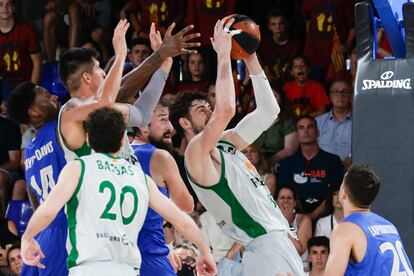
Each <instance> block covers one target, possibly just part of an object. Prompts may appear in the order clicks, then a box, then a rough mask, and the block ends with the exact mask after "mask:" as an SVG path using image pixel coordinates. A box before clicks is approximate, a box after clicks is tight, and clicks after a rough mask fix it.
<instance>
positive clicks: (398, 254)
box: [380, 240, 414, 276]
mask: <svg viewBox="0 0 414 276" xmlns="http://www.w3.org/2000/svg"><path fill="white" fill-rule="evenodd" d="M380 250H381V253H382V254H384V252H385V251H388V250H390V251H391V252H392V255H393V263H392V269H391V275H392V276H402V275H404V276H405V275H407V276H413V275H414V274H413V272H412V271H411V269H410V266H409V265H408V262H407V260H406V259H405V255H404V252H403V246H402V243H401V242H400V241H398V240H397V241H396V242H395V246H394V245H393V244H392V243H391V242H384V243H382V244H381V245H380ZM400 262H401V263H402V265H403V267H404V271H403V272H400Z"/></svg>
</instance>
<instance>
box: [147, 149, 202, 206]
mask: <svg viewBox="0 0 414 276" xmlns="http://www.w3.org/2000/svg"><path fill="white" fill-rule="evenodd" d="M150 170H151V175H152V176H153V177H154V180H155V181H156V182H157V183H158V181H163V182H164V183H165V186H166V187H167V189H168V193H169V195H170V197H171V199H172V201H173V202H174V203H175V204H176V205H177V206H178V208H180V209H181V210H183V211H184V212H186V213H191V212H192V211H193V210H194V199H193V197H192V196H191V194H190V192H189V191H188V189H187V187H186V186H185V183H184V181H183V179H182V178H181V175H180V171H179V169H178V166H177V163H176V162H175V160H174V158H173V157H172V155H171V154H170V153H169V152H168V151H166V150H161V149H157V150H156V151H155V152H154V154H153V156H152V157H151V162H150ZM158 176H159V178H160V179H159V180H158V179H157V178H158Z"/></svg>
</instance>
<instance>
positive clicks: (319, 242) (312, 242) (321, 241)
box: [308, 236, 329, 253]
mask: <svg viewBox="0 0 414 276" xmlns="http://www.w3.org/2000/svg"><path fill="white" fill-rule="evenodd" d="M312 246H325V247H326V248H328V252H329V239H328V238H327V237H325V236H316V237H313V238H310V239H309V240H308V251H309V253H310V250H311V247H312Z"/></svg>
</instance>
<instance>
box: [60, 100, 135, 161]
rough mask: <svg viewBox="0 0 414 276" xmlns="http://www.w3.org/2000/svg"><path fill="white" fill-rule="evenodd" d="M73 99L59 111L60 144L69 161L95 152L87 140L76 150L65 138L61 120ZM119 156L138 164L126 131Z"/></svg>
mask: <svg viewBox="0 0 414 276" xmlns="http://www.w3.org/2000/svg"><path fill="white" fill-rule="evenodd" d="M92 100H93V98H90V99H88V100H86V101H87V102H89V101H92ZM71 101H72V99H71V100H69V101H68V102H67V103H66V104H65V105H63V106H62V108H61V109H60V111H59V116H58V135H59V141H60V144H61V146H62V149H63V152H64V153H65V159H66V161H67V162H69V161H72V160H74V159H76V158H79V157H81V156H85V155H89V154H91V153H93V152H94V151H93V149H92V148H91V147H90V146H88V144H87V143H86V140H85V143H84V144H83V145H82V147H80V148H79V149H76V150H71V149H69V147H68V146H67V145H66V141H65V139H64V138H63V133H62V121H61V120H62V113H63V110H64V109H65V108H66V106H67V105H69V104H70V103H71ZM118 156H119V157H121V158H124V159H126V160H128V161H129V162H130V163H131V164H133V165H138V158H137V157H136V156H135V154H134V150H133V149H132V147H131V145H130V143H129V141H128V135H127V132H126V131H125V133H124V143H123V146H122V147H121V150H120V152H119V155H118ZM138 166H139V165H138Z"/></svg>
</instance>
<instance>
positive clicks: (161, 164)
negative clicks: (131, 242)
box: [131, 100, 194, 276]
mask: <svg viewBox="0 0 414 276" xmlns="http://www.w3.org/2000/svg"><path fill="white" fill-rule="evenodd" d="M168 116H169V109H168V107H167V104H166V103H165V102H164V101H162V100H161V101H160V102H159V103H158V105H157V107H156V108H155V111H154V113H153V116H152V119H151V122H150V123H149V125H148V126H147V127H144V128H137V129H136V134H135V139H134V141H133V143H132V144H131V145H132V148H133V149H134V152H135V155H136V156H137V157H138V160H139V163H140V165H141V167H142V170H143V171H144V172H145V173H146V174H148V175H149V176H151V178H152V179H153V180H154V182H155V183H156V184H157V186H158V189H159V190H160V191H161V192H162V193H163V194H164V195H165V196H167V197H168V196H170V197H171V199H172V200H173V201H174V203H175V204H176V205H177V206H178V207H179V208H180V209H181V210H183V211H185V212H187V213H191V212H192V211H193V208H194V202H193V198H192V197H191V195H190V193H189V192H188V190H187V188H186V186H185V184H184V181H183V180H182V178H181V176H180V172H179V170H178V166H177V164H176V163H175V160H174V158H173V157H172V155H171V154H170V153H169V152H168V151H167V150H168V149H171V148H172V141H171V137H172V133H173V127H172V125H171V122H170V120H169V118H168ZM163 220H164V219H163V218H162V217H161V216H160V215H159V214H158V213H156V212H155V211H154V210H153V209H151V208H148V213H147V216H146V218H145V222H144V225H143V227H142V229H141V231H140V233H139V236H138V247H139V250H140V252H141V257H142V264H141V270H140V275H141V276H158V275H159V276H169V275H177V274H176V272H175V271H174V268H173V266H174V267H175V266H178V267H177V268H176V269H178V270H179V269H180V267H181V263H180V262H176V260H179V259H177V258H174V257H175V255H174V253H173V252H170V250H169V248H168V247H167V244H166V241H165V235H164V231H163V228H162V225H163ZM167 257H168V258H167ZM172 264H173V266H172Z"/></svg>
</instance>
